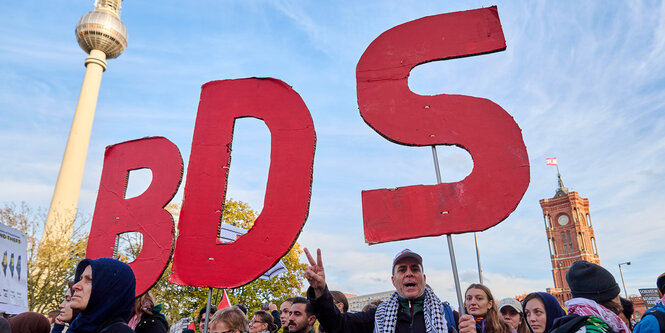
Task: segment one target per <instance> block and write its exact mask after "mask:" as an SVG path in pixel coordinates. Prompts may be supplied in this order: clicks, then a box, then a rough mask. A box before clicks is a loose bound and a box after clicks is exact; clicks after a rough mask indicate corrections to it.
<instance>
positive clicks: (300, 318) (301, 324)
mask: <svg viewBox="0 0 665 333" xmlns="http://www.w3.org/2000/svg"><path fill="white" fill-rule="evenodd" d="M305 308H306V305H305V304H302V303H296V304H293V305H291V310H290V311H289V333H305V332H308V331H309V330H310V327H311V326H312V325H314V321H315V320H316V317H314V315H310V316H308V315H307V313H306V312H305Z"/></svg>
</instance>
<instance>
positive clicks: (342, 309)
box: [335, 302, 344, 313]
mask: <svg viewBox="0 0 665 333" xmlns="http://www.w3.org/2000/svg"><path fill="white" fill-rule="evenodd" d="M335 306H336V307H337V309H339V312H340V313H342V312H344V303H342V302H335Z"/></svg>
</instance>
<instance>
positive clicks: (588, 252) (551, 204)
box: [540, 170, 600, 304]
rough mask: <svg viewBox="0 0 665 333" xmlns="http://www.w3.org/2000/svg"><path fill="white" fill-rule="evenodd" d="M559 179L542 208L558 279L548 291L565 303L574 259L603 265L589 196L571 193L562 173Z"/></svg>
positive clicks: (551, 257) (553, 269)
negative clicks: (568, 275) (569, 274)
mask: <svg viewBox="0 0 665 333" xmlns="http://www.w3.org/2000/svg"><path fill="white" fill-rule="evenodd" d="M557 173H558V170H557ZM558 178H559V188H558V189H557V190H556V193H555V194H554V197H553V198H550V199H542V200H540V207H541V208H542V209H543V219H544V221H545V230H546V232H547V241H548V244H549V250H550V259H551V260H552V276H553V278H554V288H547V292H548V293H550V294H552V295H554V296H555V297H556V298H557V299H558V300H559V302H560V303H561V304H563V303H564V302H565V301H567V300H569V299H571V298H572V296H571V294H570V287H568V283H567V282H566V273H567V272H568V269H569V268H570V266H571V265H572V264H573V262H575V261H578V260H586V261H589V262H592V263H595V264H599V265H600V259H599V258H598V248H597V247H596V238H595V236H594V234H593V227H592V226H591V216H590V214H589V199H587V198H582V197H581V196H580V195H579V194H578V193H577V192H573V191H570V192H569V191H568V189H567V188H566V187H565V186H564V185H563V180H561V174H559V173H558Z"/></svg>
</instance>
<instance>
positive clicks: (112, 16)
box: [42, 0, 127, 241]
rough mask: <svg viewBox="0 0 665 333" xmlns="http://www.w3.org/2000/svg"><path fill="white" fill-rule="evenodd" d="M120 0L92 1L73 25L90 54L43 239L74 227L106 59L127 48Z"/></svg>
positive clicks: (62, 234) (67, 232)
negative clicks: (91, 4) (87, 10)
mask: <svg viewBox="0 0 665 333" xmlns="http://www.w3.org/2000/svg"><path fill="white" fill-rule="evenodd" d="M121 2H122V0H95V9H94V10H93V11H91V12H88V13H86V14H85V15H83V16H82V17H81V18H80V19H79V21H78V23H77V24H76V40H77V41H78V43H79V45H80V46H81V48H82V49H83V50H84V51H85V52H86V53H88V54H89V56H88V57H87V58H85V68H86V70H85V76H84V77H83V85H82V86H81V94H80V95H79V100H78V104H77V105H76V111H75V113H74V120H73V122H72V128H71V130H70V132H69V138H68V139H67V147H66V148H65V154H64V156H63V158H62V165H61V166H60V173H59V174H58V181H57V182H56V184H55V190H54V192H53V198H52V199H51V206H50V208H49V211H48V216H47V218H46V225H45V226H44V233H43V234H42V241H44V240H54V241H58V240H63V239H66V240H69V239H70V238H71V237H72V233H73V229H74V219H75V218H76V207H77V205H78V199H79V192H80V191H81V182H82V180H83V169H84V167H85V159H86V155H87V154H88V144H89V143H90V133H91V132H92V122H93V119H94V117H95V107H96V105H97V97H98V96H99V86H100V84H101V82H102V73H103V72H104V70H106V59H113V58H117V57H118V56H120V54H121V53H122V52H123V51H124V50H125V48H126V47H127V29H126V28H125V25H124V24H123V23H122V21H121V20H120V3H121Z"/></svg>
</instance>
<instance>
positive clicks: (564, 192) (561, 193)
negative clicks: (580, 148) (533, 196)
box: [554, 165, 568, 198]
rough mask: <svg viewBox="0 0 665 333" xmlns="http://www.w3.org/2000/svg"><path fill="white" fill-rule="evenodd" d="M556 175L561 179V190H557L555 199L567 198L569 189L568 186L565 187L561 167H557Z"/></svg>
mask: <svg viewBox="0 0 665 333" xmlns="http://www.w3.org/2000/svg"><path fill="white" fill-rule="evenodd" d="M556 174H557V177H558V178H559V188H558V189H556V193H555V194H554V197H555V198H556V197H561V196H566V195H568V189H567V188H566V186H564V185H563V179H561V173H559V166H558V165H557V166H556Z"/></svg>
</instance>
